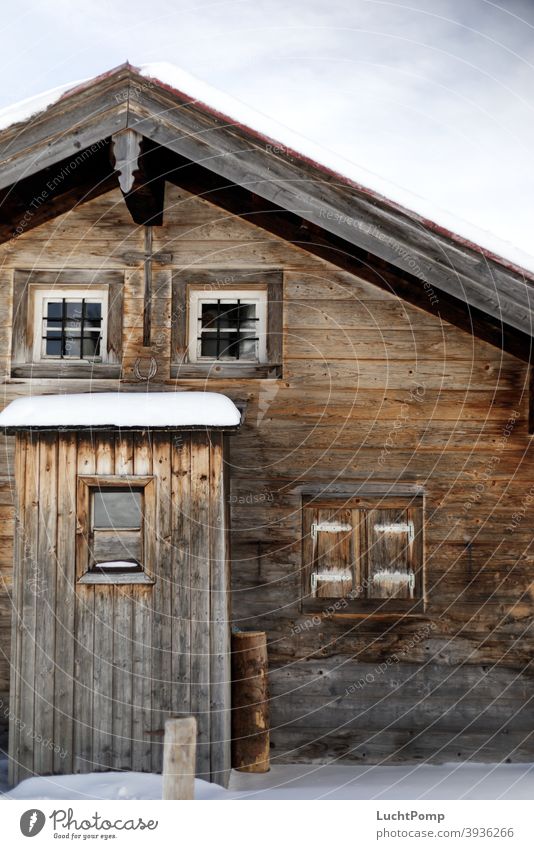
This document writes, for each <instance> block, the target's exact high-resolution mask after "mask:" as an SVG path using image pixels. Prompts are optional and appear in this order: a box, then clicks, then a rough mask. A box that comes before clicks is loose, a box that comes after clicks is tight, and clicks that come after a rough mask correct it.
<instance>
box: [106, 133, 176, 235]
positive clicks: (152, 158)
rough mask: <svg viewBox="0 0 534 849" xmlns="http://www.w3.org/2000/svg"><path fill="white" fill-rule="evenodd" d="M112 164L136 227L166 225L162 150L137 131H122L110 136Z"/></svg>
mask: <svg viewBox="0 0 534 849" xmlns="http://www.w3.org/2000/svg"><path fill="white" fill-rule="evenodd" d="M111 144H112V148H111V150H112V157H111V158H112V162H113V165H114V168H115V171H116V172H117V175H118V178H119V186H120V187H121V191H122V194H123V196H124V201H125V203H126V206H127V207H128V210H129V211H130V215H131V216H132V220H133V221H134V223H135V224H145V225H149V226H160V225H161V224H163V204H164V195H165V179H164V177H163V175H162V173H161V169H160V162H159V153H160V152H159V150H158V149H157V146H156V149H154V146H153V145H152V146H151V143H150V142H148V141H147V140H146V139H144V138H143V136H142V135H141V134H140V133H138V132H136V131H135V130H131V129H125V130H120V131H119V132H118V133H115V134H114V135H113V136H112V137H111Z"/></svg>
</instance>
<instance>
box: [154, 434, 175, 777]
mask: <svg viewBox="0 0 534 849" xmlns="http://www.w3.org/2000/svg"><path fill="white" fill-rule="evenodd" d="M152 451H153V468H152V471H153V473H154V476H155V478H156V481H155V483H156V527H155V528H149V529H148V533H149V534H150V535H152V536H153V537H154V538H155V540H156V546H157V548H156V552H157V554H156V564H157V574H156V583H155V584H154V586H153V588H152V600H153V618H152V686H153V691H154V697H153V699H152V710H153V722H154V727H155V728H156V729H158V730H159V729H163V728H164V727H165V721H166V720H167V719H168V718H169V714H170V712H171V708H172V699H171V688H172V680H171V678H172V648H173V645H172V592H173V581H174V577H175V576H174V574H173V569H172V564H173V559H172V513H171V511H172V504H171V448H170V436H169V434H168V433H159V434H158V433H157V434H155V435H154V437H153V442H152ZM162 744H163V737H162V736H161V735H158V736H157V737H156V740H155V742H154V746H153V750H152V752H153V761H152V770H153V771H154V772H160V770H161V768H162V763H163V746H162Z"/></svg>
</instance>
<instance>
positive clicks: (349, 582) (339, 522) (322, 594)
mask: <svg viewBox="0 0 534 849" xmlns="http://www.w3.org/2000/svg"><path fill="white" fill-rule="evenodd" d="M352 513H353V511H351V510H338V509H336V508H325V507H306V508H305V510H304V514H305V516H304V518H305V526H304V534H305V537H304V539H305V546H304V551H305V565H306V566H307V569H306V574H307V576H308V577H309V584H308V587H307V588H305V593H306V594H307V595H311V596H312V598H342V597H344V596H346V595H348V593H350V592H351V590H352V588H353V586H355V581H354V551H355V546H354V527H353V518H352Z"/></svg>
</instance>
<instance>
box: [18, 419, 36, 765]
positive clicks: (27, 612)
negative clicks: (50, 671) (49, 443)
mask: <svg viewBox="0 0 534 849" xmlns="http://www.w3.org/2000/svg"><path fill="white" fill-rule="evenodd" d="M24 488H25V502H24V535H23V546H24V558H23V564H24V565H23V575H24V578H23V586H22V619H21V623H20V626H21V630H20V632H19V639H20V640H21V658H20V669H21V677H20V712H19V719H20V729H21V730H20V736H19V748H18V754H17V763H16V764H15V772H16V780H17V781H22V780H23V779H24V778H27V777H28V776H30V775H32V774H33V771H34V736H35V733H34V692H35V630H36V609H37V604H36V594H35V586H36V584H35V578H36V576H35V569H36V565H35V564H36V562H37V558H38V541H39V443H38V441H37V440H36V439H35V437H33V436H32V434H28V437H27V442H26V477H25V484H24Z"/></svg>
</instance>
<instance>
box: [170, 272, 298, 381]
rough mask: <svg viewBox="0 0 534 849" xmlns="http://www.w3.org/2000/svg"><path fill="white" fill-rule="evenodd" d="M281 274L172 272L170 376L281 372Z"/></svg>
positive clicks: (278, 374)
mask: <svg viewBox="0 0 534 849" xmlns="http://www.w3.org/2000/svg"><path fill="white" fill-rule="evenodd" d="M282 298H283V283H282V274H281V273H280V272H275V271H257V270H256V271H254V270H247V271H220V272H215V271H211V270H210V271H194V272H186V271H179V272H175V274H174V275H173V311H172V329H173V330H172V332H173V339H172V364H171V374H172V376H173V377H184V378H187V377H206V376H208V377H219V378H220V377H240V378H247V377H271V378H272V377H281V375H282V307H283V303H282Z"/></svg>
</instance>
